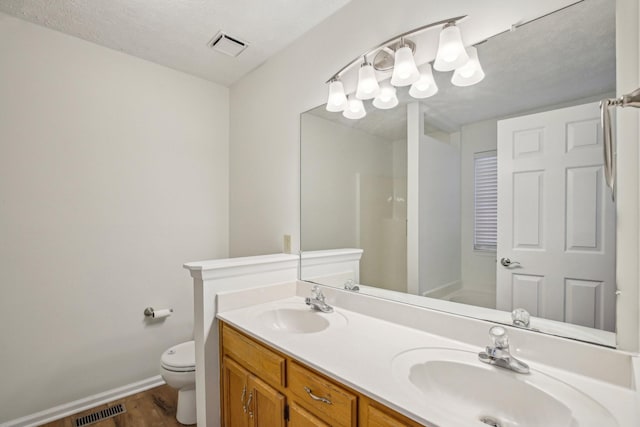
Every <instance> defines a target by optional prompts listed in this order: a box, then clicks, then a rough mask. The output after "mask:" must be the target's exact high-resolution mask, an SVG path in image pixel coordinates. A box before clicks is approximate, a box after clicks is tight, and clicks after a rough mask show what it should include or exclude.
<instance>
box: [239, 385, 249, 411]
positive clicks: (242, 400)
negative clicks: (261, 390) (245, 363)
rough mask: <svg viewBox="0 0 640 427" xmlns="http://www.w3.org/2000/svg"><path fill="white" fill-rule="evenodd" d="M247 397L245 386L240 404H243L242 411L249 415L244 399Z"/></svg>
mask: <svg viewBox="0 0 640 427" xmlns="http://www.w3.org/2000/svg"><path fill="white" fill-rule="evenodd" d="M246 395H247V385H246V384H245V386H244V387H242V396H240V403H242V410H243V411H244V413H245V414H246V413H247V405H245V404H244V397H245V396H246Z"/></svg>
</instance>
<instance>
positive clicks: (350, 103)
mask: <svg viewBox="0 0 640 427" xmlns="http://www.w3.org/2000/svg"><path fill="white" fill-rule="evenodd" d="M342 115H343V116H345V117H346V118H347V119H353V120H355V119H361V118H363V117H364V116H366V115H367V112H366V110H365V109H364V104H363V103H362V100H360V99H358V98H356V97H355V96H354V95H349V96H348V97H347V108H345V109H344V111H343V112H342Z"/></svg>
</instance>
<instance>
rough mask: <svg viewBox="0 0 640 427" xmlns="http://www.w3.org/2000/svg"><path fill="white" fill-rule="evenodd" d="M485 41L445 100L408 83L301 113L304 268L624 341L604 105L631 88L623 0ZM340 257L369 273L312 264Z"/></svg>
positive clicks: (403, 295) (481, 312) (475, 312)
mask: <svg viewBox="0 0 640 427" xmlns="http://www.w3.org/2000/svg"><path fill="white" fill-rule="evenodd" d="M477 50H478V53H479V56H480V58H481V61H482V65H483V68H484V71H485V74H486V77H485V79H484V80H483V81H482V82H480V83H479V84H477V85H474V86H470V87H457V86H453V85H451V83H450V81H449V80H450V78H451V75H450V73H436V74H435V79H436V82H437V84H438V86H439V92H438V93H437V94H436V95H434V96H432V97H430V98H427V99H424V100H417V99H414V98H411V97H410V96H409V95H408V94H407V89H406V88H399V89H398V98H399V101H400V103H399V105H398V106H397V107H395V108H394V109H390V110H378V109H375V108H373V107H372V106H371V104H370V103H367V104H365V105H366V108H367V113H368V114H367V116H366V117H364V118H362V119H360V120H349V119H346V118H344V117H343V116H342V115H341V114H339V113H331V112H327V111H326V110H325V108H324V106H319V107H317V108H315V109H313V110H310V111H307V112H305V113H303V114H302V116H301V215H302V217H301V251H302V259H303V260H302V266H301V279H302V280H310V281H314V282H317V283H321V284H326V285H331V286H340V287H342V286H343V285H344V282H346V281H347V280H354V281H355V282H356V283H357V284H358V285H359V288H360V290H359V292H361V293H366V294H371V295H375V296H380V297H384V298H391V299H395V300H399V301H403V302H408V303H412V304H419V305H423V306H426V307H432V308H435V309H440V310H446V311H450V312H454V313H458V314H462V315H468V316H473V317H476V318H481V319H486V320H491V321H496V322H504V323H512V322H513V317H512V312H513V311H514V310H516V309H522V310H526V312H528V313H529V314H530V316H531V318H530V321H529V323H528V327H530V328H532V329H537V330H540V331H543V332H547V333H551V334H556V335H561V336H567V337H572V338H575V339H579V340H583V341H588V342H594V343H598V344H601V345H607V346H615V318H616V316H615V238H616V235H615V233H616V227H615V203H614V201H613V200H612V197H611V194H610V192H609V191H608V189H607V188H606V185H605V182H604V178H603V155H602V152H603V147H602V137H601V130H600V122H599V108H598V101H599V100H600V99H603V98H609V97H613V96H615V92H616V81H615V77H616V69H615V67H616V65H615V64H616V57H615V52H616V49H615V2H613V1H609V0H586V1H583V2H580V3H577V4H575V5H573V6H570V7H568V8H565V9H562V10H560V11H557V12H555V13H552V14H550V15H547V16H544V17H540V18H539V19H536V20H535V21H533V22H530V23H528V24H527V25H524V26H522V27H520V28H518V29H517V30H515V31H508V32H505V33H503V34H500V35H497V36H495V37H492V38H491V39H489V40H488V41H486V42H485V43H482V44H479V45H478V46H477ZM352 249H355V251H353V250H352ZM350 250H351V251H350ZM331 253H352V254H356V255H357V257H360V258H359V262H358V263H356V264H357V266H358V268H356V269H355V270H353V269H352V270H350V269H349V268H347V267H345V268H344V271H342V270H341V269H340V268H338V269H337V270H336V269H334V270H331V269H328V270H326V271H325V273H322V271H323V270H322V269H318V267H317V265H318V263H317V262H315V261H314V262H312V263H311V264H313V266H311V264H309V263H308V262H307V263H305V259H307V260H310V259H316V260H317V259H318V258H317V257H318V256H320V255H322V254H331ZM318 254H320V255H318ZM345 265H347V264H345ZM525 317H526V315H525V314H524V313H523V312H521V311H520V314H519V315H518V316H516V321H517V322H520V323H525V320H526V319H524V318H525Z"/></svg>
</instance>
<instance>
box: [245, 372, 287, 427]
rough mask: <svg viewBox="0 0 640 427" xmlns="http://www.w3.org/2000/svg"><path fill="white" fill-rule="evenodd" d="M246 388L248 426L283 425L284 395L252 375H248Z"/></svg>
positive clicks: (266, 426) (280, 426)
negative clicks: (247, 395) (247, 394)
mask: <svg viewBox="0 0 640 427" xmlns="http://www.w3.org/2000/svg"><path fill="white" fill-rule="evenodd" d="M248 390H249V397H248V398H247V399H248V400H247V411H248V412H249V426H252V427H284V406H285V397H284V395H282V394H280V393H279V392H278V391H277V390H275V389H273V388H271V387H270V386H269V385H267V383H265V382H264V381H262V380H261V379H259V378H257V377H255V376H253V375H251V376H249V381H248Z"/></svg>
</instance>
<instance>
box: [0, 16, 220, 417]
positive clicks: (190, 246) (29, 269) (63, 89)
mask: <svg viewBox="0 0 640 427" xmlns="http://www.w3.org/2000/svg"><path fill="white" fill-rule="evenodd" d="M0 76H1V78H0V100H1V102H0V290H1V296H0V337H1V349H0V366H2V367H3V373H2V381H1V383H2V385H1V386H0V423H2V422H3V421H6V420H10V419H14V418H17V417H20V416H23V415H27V414H31V413H34V412H36V411H39V410H43V409H47V408H50V407H52V406H55V405H59V404H62V403H67V402H70V401H73V400H76V399H79V398H84V397H86V396H88V395H91V394H95V393H98V392H103V391H106V390H108V389H111V388H114V387H120V386H123V385H126V384H128V383H131V382H134V381H139V380H141V379H145V378H148V377H151V376H154V375H157V374H158V373H159V372H158V363H159V357H160V354H161V353H162V351H164V350H165V349H166V348H168V347H169V346H170V345H172V344H175V343H178V342H181V341H185V340H188V339H191V337H192V328H193V299H192V298H193V292H192V286H191V280H190V278H189V275H188V273H187V272H186V271H185V270H183V269H182V264H183V263H184V262H186V261H193V260H197V259H206V258H216V257H225V256H227V248H228V231H227V224H228V120H229V118H228V90H227V89H226V88H224V87H222V86H219V85H216V84H213V83H210V82H206V81H204V80H201V79H198V78H194V77H191V76H188V75H186V74H183V73H180V72H176V71H173V70H170V69H168V68H164V67H161V66H158V65H155V64H152V63H149V62H146V61H143V60H140V59H137V58H133V57H130V56H127V55H124V54H121V53H119V52H115V51H112V50H109V49H105V48H102V47H99V46H97V45H94V44H91V43H88V42H85V41H82V40H79V39H76V38H73V37H70V36H67V35H63V34H61V33H57V32H54V31H51V30H47V29H44V28H42V27H38V26H35V25H33V24H30V23H26V22H24V21H21V20H17V19H14V18H10V17H8V16H6V15H2V14H0ZM146 306H153V307H156V308H163V307H173V308H174V309H175V314H174V315H173V316H172V317H170V318H168V319H166V321H164V322H160V323H156V324H153V325H151V324H148V323H146V322H145V321H144V318H143V314H142V312H143V310H144V308H145V307H146Z"/></svg>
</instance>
